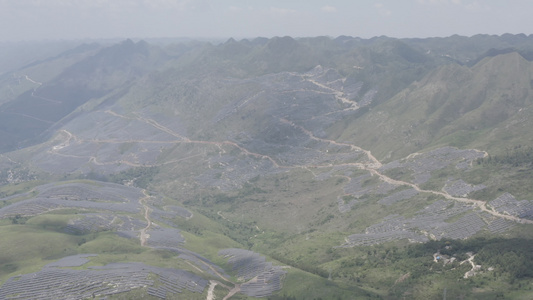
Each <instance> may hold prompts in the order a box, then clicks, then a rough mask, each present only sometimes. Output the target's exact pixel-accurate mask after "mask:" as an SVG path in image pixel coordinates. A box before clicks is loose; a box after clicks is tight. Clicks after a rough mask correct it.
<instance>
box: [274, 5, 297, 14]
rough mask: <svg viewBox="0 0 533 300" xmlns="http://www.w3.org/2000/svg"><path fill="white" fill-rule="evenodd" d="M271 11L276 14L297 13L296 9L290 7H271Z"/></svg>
mask: <svg viewBox="0 0 533 300" xmlns="http://www.w3.org/2000/svg"><path fill="white" fill-rule="evenodd" d="M270 12H271V13H273V14H275V15H289V14H294V13H296V10H294V9H288V8H279V7H271V8H270Z"/></svg>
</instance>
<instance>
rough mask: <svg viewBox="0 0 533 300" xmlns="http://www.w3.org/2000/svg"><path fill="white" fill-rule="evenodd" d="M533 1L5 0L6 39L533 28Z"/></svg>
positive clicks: (0, 23) (0, 31)
mask: <svg viewBox="0 0 533 300" xmlns="http://www.w3.org/2000/svg"><path fill="white" fill-rule="evenodd" d="M532 14H533V0H328V1H320V0H0V40H1V41H5V40H10V41H18V40H42V39H83V38H146V37H209V38H211V37H224V38H226V37H235V38H243V37H257V36H264V37H272V36H285V35H290V36H293V37H303V36H319V35H328V36H332V37H336V36H339V35H350V36H357V37H363V38H370V37H373V36H380V35H387V36H391V37H430V36H450V35H453V34H460V35H466V36H471V35H474V34H478V33H487V34H498V35H499V34H503V33H507V32H508V33H514V34H516V33H525V34H527V35H529V34H532V33H533V17H532Z"/></svg>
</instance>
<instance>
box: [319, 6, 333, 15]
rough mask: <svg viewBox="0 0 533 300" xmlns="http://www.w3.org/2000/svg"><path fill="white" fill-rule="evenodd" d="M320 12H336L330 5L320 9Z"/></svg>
mask: <svg viewBox="0 0 533 300" xmlns="http://www.w3.org/2000/svg"><path fill="white" fill-rule="evenodd" d="M320 10H322V11H323V12H328V13H333V12H337V8H336V7H335V6H330V5H326V6H324V7H322V8H321V9H320Z"/></svg>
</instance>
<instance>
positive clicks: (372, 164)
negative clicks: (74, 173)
mask: <svg viewBox="0 0 533 300" xmlns="http://www.w3.org/2000/svg"><path fill="white" fill-rule="evenodd" d="M105 113H108V114H111V115H113V116H116V117H120V118H127V119H136V120H138V121H141V122H143V123H146V124H148V125H150V126H153V127H154V128H156V129H158V130H161V131H163V132H166V133H168V134H170V135H172V136H174V137H176V138H179V140H177V141H166V143H185V144H199V145H213V146H216V147H219V148H220V149H221V151H224V150H223V149H222V146H224V145H227V146H231V147H235V148H237V149H239V150H240V151H241V152H242V153H243V154H245V155H249V156H253V157H255V158H259V159H267V160H269V161H270V162H271V163H272V165H273V166H274V167H275V168H286V169H294V168H302V169H306V170H308V171H309V170H310V169H309V168H330V167H336V166H349V167H355V168H358V169H361V170H365V171H368V172H370V174H372V175H376V176H378V177H379V178H380V179H381V180H382V181H384V182H387V183H390V184H393V185H404V186H410V187H412V188H413V189H415V190H416V191H418V192H421V193H430V194H434V195H438V196H442V197H444V198H446V199H448V200H452V201H458V202H463V203H469V204H472V205H474V206H476V207H478V208H479V209H480V210H481V211H483V212H486V213H489V214H491V215H493V216H496V217H499V218H504V219H507V220H511V221H514V222H519V223H524V224H533V221H532V220H528V219H523V218H519V217H516V216H511V215H507V214H502V213H499V212H497V211H495V210H493V209H489V208H487V204H486V202H485V201H481V200H476V199H470V198H462V197H455V196H452V195H450V194H448V193H447V192H443V191H433V190H424V189H422V188H420V187H419V186H418V185H416V184H414V183H411V182H407V181H401V180H396V179H392V178H390V177H388V176H386V175H384V174H382V173H380V172H379V170H378V169H379V168H381V167H382V166H383V164H382V163H381V162H380V161H379V160H378V159H377V158H376V157H375V156H374V155H372V153H371V152H370V151H369V150H365V149H363V148H361V147H358V146H355V145H352V144H349V143H343V142H337V141H335V140H329V139H323V138H319V137H316V136H315V135H314V134H313V133H312V132H310V131H309V130H307V129H305V128H304V127H302V126H300V125H296V124H295V123H294V122H291V121H289V120H287V119H283V118H280V119H279V120H280V121H281V122H282V123H284V124H288V125H290V126H292V127H294V128H297V129H299V130H301V131H302V132H303V133H304V134H306V135H307V136H308V137H309V138H310V139H312V140H315V141H319V142H323V143H328V144H331V145H336V146H342V147H350V149H351V150H353V151H358V152H361V153H364V154H365V155H366V157H367V159H368V162H366V163H339V164H332V163H330V164H327V165H301V166H296V165H293V166H282V165H280V164H279V163H278V162H276V160H274V159H273V158H272V157H270V156H268V155H264V154H260V153H255V152H251V151H249V150H248V149H246V148H244V147H242V146H241V145H238V144H237V143H235V142H232V141H222V142H216V141H196V140H191V139H190V138H187V137H184V136H182V135H180V134H178V133H176V132H174V131H173V130H171V129H170V128H167V127H165V126H163V125H161V124H159V123H158V122H156V121H155V120H152V119H149V118H144V117H140V116H139V115H138V114H135V117H134V118H130V117H126V116H123V115H120V114H117V113H115V112H113V111H110V110H107V111H105ZM64 132H66V133H67V134H68V138H67V141H70V140H71V139H72V138H74V136H73V135H72V134H71V133H70V132H68V131H66V130H64ZM95 142H96V141H95ZM99 142H103V141H101V140H100V141H99ZM114 142H119V141H116V140H115V141H114ZM123 142H145V143H155V142H157V141H139V140H124V141H123ZM159 142H161V141H159ZM54 150H57V149H54ZM54 152H55V151H54ZM480 152H483V153H484V156H486V155H487V153H486V152H484V151H480ZM55 154H57V155H65V154H59V153H57V152H55ZM416 155H418V154H417V153H413V154H411V155H410V156H408V157H410V158H412V157H415V156H416ZM65 156H69V155H65ZM73 157H75V156H73ZM89 161H90V162H93V163H94V164H97V165H108V164H113V163H123V164H127V165H130V166H136V167H137V166H152V165H147V164H143V165H140V164H136V163H132V162H129V161H125V160H120V161H114V162H106V163H101V162H98V161H97V159H96V157H94V156H91V157H89ZM158 165H162V164H158ZM154 166H155V165H154Z"/></svg>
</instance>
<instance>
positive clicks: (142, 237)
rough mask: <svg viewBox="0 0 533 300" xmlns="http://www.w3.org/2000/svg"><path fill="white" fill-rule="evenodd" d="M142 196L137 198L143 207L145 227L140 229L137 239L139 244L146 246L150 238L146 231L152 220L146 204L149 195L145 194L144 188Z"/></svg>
mask: <svg viewBox="0 0 533 300" xmlns="http://www.w3.org/2000/svg"><path fill="white" fill-rule="evenodd" d="M143 194H144V197H143V198H140V199H139V204H140V205H142V207H143V209H144V219H145V220H146V227H144V228H143V229H141V234H140V236H139V239H140V240H141V246H146V241H147V240H148V238H150V235H149V234H148V233H146V231H148V229H150V226H152V221H151V220H150V207H148V204H146V201H147V200H148V199H150V197H151V196H150V195H148V194H147V192H146V190H143Z"/></svg>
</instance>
